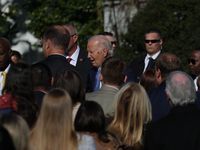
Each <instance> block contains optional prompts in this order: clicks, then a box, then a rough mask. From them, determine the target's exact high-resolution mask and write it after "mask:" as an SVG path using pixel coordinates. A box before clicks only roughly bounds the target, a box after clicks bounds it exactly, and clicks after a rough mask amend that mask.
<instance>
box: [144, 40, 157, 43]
mask: <svg viewBox="0 0 200 150" xmlns="http://www.w3.org/2000/svg"><path fill="white" fill-rule="evenodd" d="M144 41H145V43H149V42H151V43H157V42H159V41H160V40H144Z"/></svg>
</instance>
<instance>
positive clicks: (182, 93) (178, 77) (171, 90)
mask: <svg viewBox="0 0 200 150" xmlns="http://www.w3.org/2000/svg"><path fill="white" fill-rule="evenodd" d="M166 91H167V92H168V94H169V97H170V100H171V101H172V104H173V105H174V106H185V105H188V104H192V103H195V99H196V90H195V85H194V82H193V79H192V78H191V76H189V75H188V74H187V73H185V72H182V71H174V72H172V73H171V74H170V75H169V77H168V78H167V80H166Z"/></svg>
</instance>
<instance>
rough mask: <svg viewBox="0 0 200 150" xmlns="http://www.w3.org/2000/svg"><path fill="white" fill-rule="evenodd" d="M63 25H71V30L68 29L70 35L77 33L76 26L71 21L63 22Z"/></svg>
mask: <svg viewBox="0 0 200 150" xmlns="http://www.w3.org/2000/svg"><path fill="white" fill-rule="evenodd" d="M63 26H66V27H69V26H71V27H72V30H71V31H69V33H70V34H71V35H73V34H78V32H77V28H76V26H75V25H74V24H73V23H71V22H68V23H63Z"/></svg>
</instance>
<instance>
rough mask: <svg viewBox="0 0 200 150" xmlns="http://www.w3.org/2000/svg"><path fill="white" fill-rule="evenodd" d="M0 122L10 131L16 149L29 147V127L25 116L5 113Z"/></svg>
mask: <svg viewBox="0 0 200 150" xmlns="http://www.w3.org/2000/svg"><path fill="white" fill-rule="evenodd" d="M0 124H1V125H2V126H3V127H4V128H5V129H7V131H8V132H9V134H10V136H11V139H12V141H13V144H14V147H15V149H16V150H28V149H29V146H28V143H29V127H28V124H27V123H26V121H25V120H24V118H22V117H21V116H19V115H17V114H3V115H1V116H0Z"/></svg>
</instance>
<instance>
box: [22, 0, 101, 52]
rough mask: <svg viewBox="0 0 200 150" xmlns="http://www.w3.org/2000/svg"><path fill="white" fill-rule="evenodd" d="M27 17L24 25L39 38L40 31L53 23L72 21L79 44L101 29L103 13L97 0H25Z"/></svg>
mask: <svg viewBox="0 0 200 150" xmlns="http://www.w3.org/2000/svg"><path fill="white" fill-rule="evenodd" d="M24 7H25V8H26V9H27V13H28V19H29V20H30V21H29V22H27V23H26V24H25V25H26V26H27V27H28V28H29V29H30V31H31V32H32V33H33V34H34V35H35V36H36V37H37V38H39V36H40V34H41V32H42V31H43V30H44V29H45V28H47V27H49V26H51V25H55V24H62V23H64V22H73V23H74V24H75V25H76V26H77V29H78V32H79V44H80V45H81V46H82V47H84V48H86V45H87V40H88V39H89V38H90V37H91V36H93V35H95V34H98V33H99V32H101V31H102V30H103V19H102V18H103V16H102V15H103V13H102V9H101V5H100V4H99V1H91V0H67V1H66V0H47V1H44V0H34V1H33V0H26V2H25V3H24Z"/></svg>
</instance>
